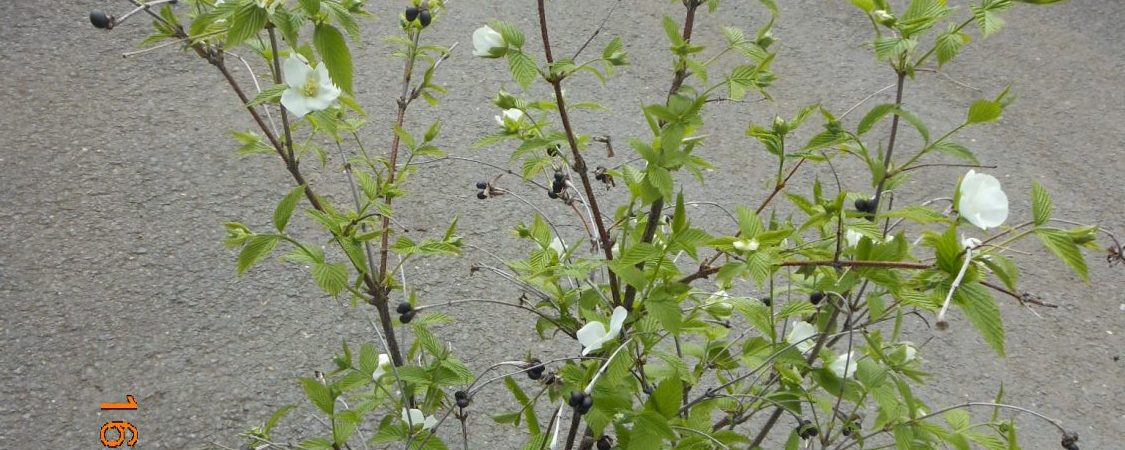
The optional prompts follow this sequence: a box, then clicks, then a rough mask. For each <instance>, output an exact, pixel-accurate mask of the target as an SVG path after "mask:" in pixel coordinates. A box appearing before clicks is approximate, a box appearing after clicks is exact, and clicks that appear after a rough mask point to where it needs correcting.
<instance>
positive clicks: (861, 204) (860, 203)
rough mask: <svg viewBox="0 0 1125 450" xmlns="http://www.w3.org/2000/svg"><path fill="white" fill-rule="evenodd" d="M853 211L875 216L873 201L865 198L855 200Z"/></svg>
mask: <svg viewBox="0 0 1125 450" xmlns="http://www.w3.org/2000/svg"><path fill="white" fill-rule="evenodd" d="M855 209H857V210H859V211H860V212H865V213H868V214H875V200H868V199H865V198H857V199H855Z"/></svg>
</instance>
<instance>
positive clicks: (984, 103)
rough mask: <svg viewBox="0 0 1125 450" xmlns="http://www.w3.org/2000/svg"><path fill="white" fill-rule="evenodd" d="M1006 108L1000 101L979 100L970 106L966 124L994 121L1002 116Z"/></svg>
mask: <svg viewBox="0 0 1125 450" xmlns="http://www.w3.org/2000/svg"><path fill="white" fill-rule="evenodd" d="M1003 111H1004V108H1003V107H1002V106H1001V105H1000V103H999V102H995V101H992V100H984V99H981V100H977V101H975V102H973V104H972V106H970V107H969V114H968V116H967V117H966V118H965V123H966V124H970V125H971V124H976V123H986V122H994V121H996V120H997V119H999V118H1000V113H1002V112H1003Z"/></svg>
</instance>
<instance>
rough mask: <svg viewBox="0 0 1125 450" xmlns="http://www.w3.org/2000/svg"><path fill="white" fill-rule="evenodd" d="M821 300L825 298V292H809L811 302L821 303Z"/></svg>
mask: <svg viewBox="0 0 1125 450" xmlns="http://www.w3.org/2000/svg"><path fill="white" fill-rule="evenodd" d="M821 300H824V293H823V292H820V291H816V292H813V293H812V294H809V302H810V303H812V304H814V305H819V304H820V301H821Z"/></svg>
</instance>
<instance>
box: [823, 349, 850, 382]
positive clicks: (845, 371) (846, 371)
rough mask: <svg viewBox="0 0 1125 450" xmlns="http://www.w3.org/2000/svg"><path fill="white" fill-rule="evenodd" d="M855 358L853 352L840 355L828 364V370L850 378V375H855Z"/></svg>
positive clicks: (838, 375)
mask: <svg viewBox="0 0 1125 450" xmlns="http://www.w3.org/2000/svg"><path fill="white" fill-rule="evenodd" d="M855 358H856V356H855V352H848V353H845V354H843V355H840V356H839V357H838V358H836V360H835V361H832V364H830V365H829V366H828V370H831V371H832V373H834V374H836V376H837V377H840V378H851V376H852V375H855V369H856V367H857V365H856V361H855Z"/></svg>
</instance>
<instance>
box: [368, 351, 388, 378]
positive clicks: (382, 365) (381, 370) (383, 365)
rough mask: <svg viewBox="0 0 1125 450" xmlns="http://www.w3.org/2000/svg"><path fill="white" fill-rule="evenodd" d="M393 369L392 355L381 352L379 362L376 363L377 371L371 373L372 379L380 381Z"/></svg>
mask: <svg viewBox="0 0 1125 450" xmlns="http://www.w3.org/2000/svg"><path fill="white" fill-rule="evenodd" d="M390 371H391V357H390V356H387V354H386V353H380V354H379V363H378V364H376V365H375V372H374V373H372V374H371V379H372V380H375V382H379V379H381V378H383V376H384V375H386V374H387V373H388V372H390Z"/></svg>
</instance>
